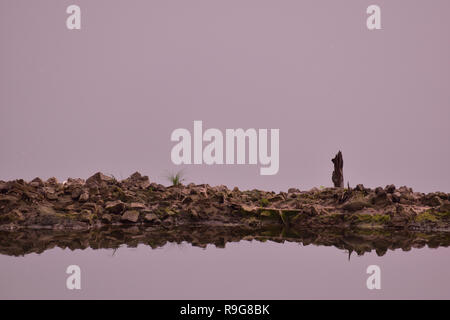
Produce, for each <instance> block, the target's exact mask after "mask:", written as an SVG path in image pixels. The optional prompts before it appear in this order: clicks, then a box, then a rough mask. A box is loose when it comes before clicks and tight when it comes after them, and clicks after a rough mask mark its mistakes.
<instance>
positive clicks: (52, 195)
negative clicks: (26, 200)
mask: <svg viewBox="0 0 450 320" xmlns="http://www.w3.org/2000/svg"><path fill="white" fill-rule="evenodd" d="M44 194H45V197H46V198H47V199H48V200H56V199H58V194H57V193H56V191H55V189H54V188H53V187H44Z"/></svg>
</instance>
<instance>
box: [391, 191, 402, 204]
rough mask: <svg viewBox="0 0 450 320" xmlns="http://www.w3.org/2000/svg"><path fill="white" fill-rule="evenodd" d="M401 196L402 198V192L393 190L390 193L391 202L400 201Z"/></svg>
mask: <svg viewBox="0 0 450 320" xmlns="http://www.w3.org/2000/svg"><path fill="white" fill-rule="evenodd" d="M401 198H402V194H401V193H400V192H398V191H395V192H394V193H393V194H392V201H393V202H400V200H401Z"/></svg>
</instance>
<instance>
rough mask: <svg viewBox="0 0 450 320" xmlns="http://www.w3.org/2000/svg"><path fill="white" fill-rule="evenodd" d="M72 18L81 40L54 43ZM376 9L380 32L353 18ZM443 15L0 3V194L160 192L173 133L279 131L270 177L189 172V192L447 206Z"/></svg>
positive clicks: (301, 5)
mask: <svg viewBox="0 0 450 320" xmlns="http://www.w3.org/2000/svg"><path fill="white" fill-rule="evenodd" d="M74 3H75V4H78V5H79V6H80V7H81V10H82V29H81V30H80V31H69V30H67V29H66V26H65V20H66V17H67V14H66V13H65V9H66V7H67V6H68V5H70V4H74ZM370 4H378V5H380V7H381V9H382V28H383V29H382V30H379V31H369V30H367V28H366V22H365V20H366V17H367V15H366V13H365V11H366V8H367V6H369V5H370ZM448 12H450V2H449V1H447V0H435V1H433V2H432V4H430V2H428V1H424V0H420V1H419V0H397V1H386V0H371V1H366V0H348V1H345V2H343V1H331V0H327V1H325V0H319V1H318V0H302V1H298V0H277V1H275V0H227V1H210V0H189V1H181V0H172V1H167V0H158V1H156V0H152V1H147V0H145V1H144V0H131V1H124V0H122V1H119V0H107V1H106V0H96V1H87V0H77V1H65V0H64V1H62V0H41V1H23V0H3V1H1V3H0V46H1V51H0V150H1V152H0V179H3V180H8V179H16V178H24V179H32V178H34V177H35V176H41V177H44V178H48V177H50V176H56V177H57V178H59V179H61V180H63V179H66V178H67V177H69V176H72V177H83V178H87V177H88V176H90V175H91V174H92V173H94V172H96V171H103V172H105V173H109V174H113V175H114V176H116V177H118V178H125V177H127V176H128V175H129V174H131V173H133V172H134V171H136V170H137V171H140V172H142V173H144V174H147V175H149V176H150V179H151V180H153V181H157V182H162V183H167V182H166V180H165V178H164V176H165V175H166V172H167V171H175V170H177V169H178V167H176V166H174V165H173V164H172V162H171V160H170V150H171V148H172V146H173V145H174V143H172V142H171V141H170V134H171V132H172V131H173V130H174V129H176V128H188V129H190V130H192V125H193V121H194V120H202V121H203V125H204V127H205V128H219V129H221V130H225V129H226V128H239V127H242V128H244V129H246V128H269V129H270V128H278V129H280V170H279V173H278V174H277V175H274V176H260V175H259V166H237V165H235V166H206V165H202V166H188V167H186V170H185V171H186V179H187V181H188V182H191V181H193V182H196V183H203V182H206V183H210V184H212V185H216V184H226V185H228V186H229V187H233V186H239V187H241V188H263V189H269V190H287V189H288V188H289V187H299V188H301V189H309V188H311V187H313V186H320V185H324V186H329V185H331V170H332V163H331V158H332V157H333V156H334V154H335V153H336V152H337V151H338V150H339V149H340V150H342V151H343V154H344V163H345V164H344V174H345V177H346V182H347V181H348V180H349V181H350V184H351V185H353V186H354V185H356V184H357V183H363V184H365V185H367V186H371V187H374V186H378V185H382V186H385V185H386V184H390V183H394V184H396V185H398V186H400V185H408V186H411V187H413V188H414V189H416V190H419V191H436V190H441V191H445V192H450V179H449V178H450V166H449V165H448V164H449V163H450V148H449V137H450V126H449V119H450V88H449V84H450V62H449V57H450V43H449V39H450V37H449V31H450V19H448V17H447V16H448Z"/></svg>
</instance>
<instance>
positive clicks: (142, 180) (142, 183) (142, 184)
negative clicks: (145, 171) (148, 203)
mask: <svg viewBox="0 0 450 320" xmlns="http://www.w3.org/2000/svg"><path fill="white" fill-rule="evenodd" d="M122 183H123V184H125V185H126V186H128V187H137V188H140V189H147V188H148V187H150V179H149V178H148V176H142V175H141V174H140V173H139V172H135V173H133V174H132V175H131V176H130V177H128V178H127V179H125V180H124V181H122Z"/></svg>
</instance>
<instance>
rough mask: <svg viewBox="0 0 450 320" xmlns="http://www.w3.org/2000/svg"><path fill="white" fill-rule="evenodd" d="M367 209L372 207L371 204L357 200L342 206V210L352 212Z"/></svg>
mask: <svg viewBox="0 0 450 320" xmlns="http://www.w3.org/2000/svg"><path fill="white" fill-rule="evenodd" d="M366 207H370V204H369V203H368V202H367V201H361V200H355V201H351V202H349V203H346V204H345V205H343V206H342V209H344V210H346V211H350V212H354V211H358V210H362V209H364V208H366Z"/></svg>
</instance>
